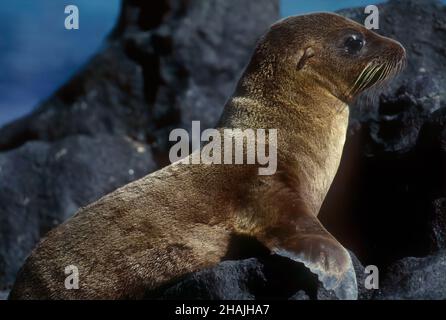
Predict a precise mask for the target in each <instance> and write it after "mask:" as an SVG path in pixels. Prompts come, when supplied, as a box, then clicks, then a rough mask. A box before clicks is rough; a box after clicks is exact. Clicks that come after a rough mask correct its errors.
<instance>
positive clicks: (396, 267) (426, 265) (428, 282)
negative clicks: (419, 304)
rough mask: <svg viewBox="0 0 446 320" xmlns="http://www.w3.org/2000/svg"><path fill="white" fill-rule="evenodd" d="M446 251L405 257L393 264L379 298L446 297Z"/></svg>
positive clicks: (418, 298)
mask: <svg viewBox="0 0 446 320" xmlns="http://www.w3.org/2000/svg"><path fill="white" fill-rule="evenodd" d="M445 271H446V252H444V251H443V252H440V253H437V254H436V255H432V256H428V257H424V258H414V257H409V258H404V259H401V260H399V261H397V262H396V263H394V264H393V265H391V266H390V267H389V269H388V270H387V274H388V275H387V277H385V278H384V280H383V281H382V289H381V290H380V292H379V294H377V295H376V298H377V299H399V300H401V299H416V300H424V299H433V300H445V299H446V278H445V276H444V275H445Z"/></svg>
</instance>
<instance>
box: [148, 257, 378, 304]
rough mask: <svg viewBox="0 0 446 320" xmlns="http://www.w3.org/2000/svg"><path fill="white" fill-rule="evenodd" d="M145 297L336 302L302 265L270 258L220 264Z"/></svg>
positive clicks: (359, 269)
mask: <svg viewBox="0 0 446 320" xmlns="http://www.w3.org/2000/svg"><path fill="white" fill-rule="evenodd" d="M350 254H351V255H352V260H353V264H354V267H355V272H356V274H357V278H358V289H359V297H358V298H359V299H369V298H370V297H371V295H372V292H370V290H367V289H365V288H364V283H365V281H364V278H365V274H364V267H363V266H362V265H361V263H360V262H359V260H358V259H357V258H356V257H355V256H354V254H352V253H350ZM149 296H150V297H156V298H161V299H218V300H237V299H240V300H253V299H289V300H310V299H311V300H337V297H336V294H335V293H334V292H333V291H331V290H326V289H325V288H324V287H323V286H322V283H321V282H319V281H318V280H317V276H316V275H315V274H313V273H311V272H310V271H309V270H308V269H307V268H306V267H305V266H304V265H303V264H301V263H296V262H293V261H291V260H289V259H286V258H282V257H279V256H274V255H272V256H266V257H261V258H249V259H244V260H236V261H224V262H222V263H220V264H218V265H217V266H215V267H213V268H209V269H205V270H202V271H198V272H196V273H192V274H190V275H188V276H186V277H185V278H184V279H182V280H180V281H179V282H177V283H175V284H173V285H171V286H170V287H168V288H167V289H164V290H162V292H161V293H160V292H157V293H155V294H153V293H151V294H149Z"/></svg>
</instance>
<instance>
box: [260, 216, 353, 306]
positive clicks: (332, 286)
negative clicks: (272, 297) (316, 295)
mask: <svg viewBox="0 0 446 320" xmlns="http://www.w3.org/2000/svg"><path fill="white" fill-rule="evenodd" d="M285 230H286V231H285ZM284 231H285V232H284ZM259 240H260V241H262V242H263V244H264V245H266V246H267V247H268V248H269V249H270V250H271V252H273V253H275V254H278V255H280V256H283V257H287V258H289V259H292V260H294V261H296V262H301V263H303V264H304V265H305V266H306V267H307V268H308V269H310V270H311V272H313V273H315V274H317V276H318V278H319V281H320V282H321V283H322V284H323V286H324V287H325V288H326V289H327V290H333V291H334V292H335V293H336V296H337V297H338V298H339V299H347V300H356V299H357V297H358V286H357V283H356V274H355V269H354V268H353V263H352V259H351V257H350V254H349V253H348V251H347V250H346V249H345V248H344V247H343V246H342V245H341V244H340V243H339V242H338V241H337V240H336V239H335V238H334V237H333V236H332V235H331V234H330V233H329V232H328V231H327V230H326V229H325V228H324V227H323V226H322V224H321V223H320V222H319V220H318V219H317V218H316V217H314V216H311V215H305V216H301V217H299V218H298V219H297V220H296V221H295V222H293V223H290V224H288V225H287V226H286V227H284V226H281V227H279V228H278V227H275V228H271V229H269V230H267V231H266V232H265V233H264V234H263V235H262V236H261V237H260V239H259Z"/></svg>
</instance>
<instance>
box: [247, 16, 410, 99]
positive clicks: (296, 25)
mask: <svg viewBox="0 0 446 320" xmlns="http://www.w3.org/2000/svg"><path fill="white" fill-rule="evenodd" d="M405 57H406V51H405V49H404V47H403V46H402V45H401V44H400V43H399V42H397V41H395V40H392V39H390V38H387V37H383V36H381V35H378V34H376V33H375V32H373V31H370V30H368V29H366V28H365V27H364V26H362V25H360V24H358V23H356V22H354V21H352V20H350V19H347V18H344V17H342V16H339V15H337V14H333V13H314V14H308V15H301V16H292V17H289V18H286V19H283V20H281V21H279V22H277V23H275V24H274V25H272V26H271V28H270V30H269V31H268V32H267V33H266V34H265V35H264V36H263V37H262V38H261V40H260V41H259V43H258V45H257V48H256V50H255V52H254V55H253V57H252V60H251V63H250V64H249V66H248V68H247V73H250V72H252V71H254V70H259V69H260V70H262V71H261V74H260V75H259V74H258V73H257V75H256V76H255V81H256V83H257V84H258V83H259V80H260V78H263V79H262V80H263V81H264V84H265V87H264V88H263V90H266V91H268V90H269V91H274V92H277V91H280V90H282V91H283V90H285V91H288V92H292V91H293V90H301V91H302V90H305V91H307V92H308V93H310V94H311V90H312V89H314V88H316V87H317V88H319V89H320V88H322V89H324V90H327V91H328V92H329V93H330V94H331V95H333V96H336V97H337V98H339V99H340V100H342V101H344V102H350V101H351V100H352V99H354V98H355V97H356V96H357V95H358V94H359V93H361V92H363V91H364V90H365V89H367V88H370V87H372V86H376V85H378V84H381V83H382V82H383V81H385V80H387V79H389V78H391V77H392V76H393V75H395V74H396V73H398V72H399V71H400V70H401V69H402V67H403V66H404V62H405ZM246 85H247V87H249V80H248V81H247V82H246ZM319 91H320V90H319Z"/></svg>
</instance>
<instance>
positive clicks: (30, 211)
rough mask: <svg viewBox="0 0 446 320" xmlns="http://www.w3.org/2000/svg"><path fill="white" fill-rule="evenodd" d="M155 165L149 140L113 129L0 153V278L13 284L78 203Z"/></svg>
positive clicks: (112, 187)
mask: <svg viewBox="0 0 446 320" xmlns="http://www.w3.org/2000/svg"><path fill="white" fill-rule="evenodd" d="M154 169H155V163H154V161H153V159H152V154H151V152H150V148H149V147H148V146H146V145H143V144H141V143H137V142H135V141H132V140H130V139H127V138H126V139H124V138H121V137H115V136H109V135H104V136H102V135H98V136H96V137H87V136H71V137H68V138H65V139H61V140H59V141H57V142H54V143H48V142H44V141H32V142H28V143H26V144H24V145H22V146H21V147H19V148H17V149H14V150H11V151H8V152H3V153H0V190H1V191H2V192H1V193H0V204H1V205H0V284H2V286H5V287H6V286H7V285H9V284H11V283H12V282H13V280H14V276H15V273H16V272H17V270H18V269H19V268H20V266H21V264H22V263H23V261H24V259H25V258H26V256H27V255H28V254H29V253H30V252H31V250H32V249H33V248H34V246H35V245H36V243H37V242H38V241H39V239H40V238H41V237H42V236H43V235H45V234H46V232H47V231H49V230H50V229H52V228H54V227H55V226H57V225H58V224H60V223H61V222H63V221H64V220H65V219H67V218H68V217H70V216H71V215H72V214H74V213H75V212H76V211H77V209H78V208H79V207H81V206H85V205H87V204H89V203H91V202H93V201H95V200H97V199H98V198H100V197H101V196H102V195H105V194H107V193H109V192H111V191H113V190H115V189H116V188H118V187H120V186H122V185H124V184H126V183H128V182H130V181H132V180H134V179H137V178H140V177H142V176H144V175H145V174H146V173H147V172H150V171H152V170H154Z"/></svg>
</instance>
